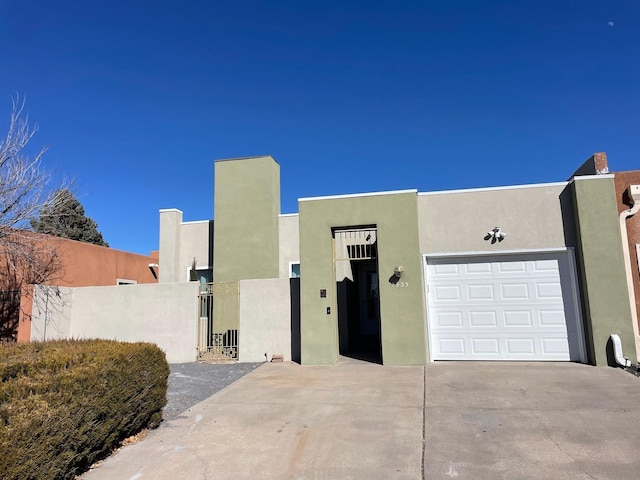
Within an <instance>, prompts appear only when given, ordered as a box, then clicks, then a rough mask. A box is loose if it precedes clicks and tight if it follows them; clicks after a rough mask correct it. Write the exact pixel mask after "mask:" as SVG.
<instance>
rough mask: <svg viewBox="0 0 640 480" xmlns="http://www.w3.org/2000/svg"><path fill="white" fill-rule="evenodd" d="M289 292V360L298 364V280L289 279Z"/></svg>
mask: <svg viewBox="0 0 640 480" xmlns="http://www.w3.org/2000/svg"><path fill="white" fill-rule="evenodd" d="M289 291H290V292H291V293H290V295H291V360H292V361H293V362H296V363H300V361H301V360H300V358H301V354H302V352H301V350H302V349H301V346H300V345H301V340H300V279H299V278H290V279H289Z"/></svg>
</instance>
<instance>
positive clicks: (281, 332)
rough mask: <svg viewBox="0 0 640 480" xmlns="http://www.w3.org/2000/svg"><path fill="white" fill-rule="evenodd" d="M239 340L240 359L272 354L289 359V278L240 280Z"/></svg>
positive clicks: (259, 359)
mask: <svg viewBox="0 0 640 480" xmlns="http://www.w3.org/2000/svg"><path fill="white" fill-rule="evenodd" d="M238 342H239V361H240V362H264V361H265V360H271V357H272V356H273V355H274V354H276V355H283V356H284V360H285V361H290V360H291V297H290V287H289V279H288V278H273V279H266V280H264V279H262V280H242V281H240V328H239V340H238ZM265 353H266V354H267V357H266V358H265Z"/></svg>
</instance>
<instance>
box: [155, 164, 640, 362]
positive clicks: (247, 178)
mask: <svg viewBox="0 0 640 480" xmlns="http://www.w3.org/2000/svg"><path fill="white" fill-rule="evenodd" d="M594 158H595V157H594ZM598 158H599V157H598ZM596 163H597V162H595V161H594V160H593V159H590V161H588V162H586V163H585V165H583V166H582V167H581V169H580V172H582V173H586V174H587V176H582V177H576V178H575V179H573V178H572V179H570V180H569V181H566V182H557V183H548V184H534V185H518V186H505V187H496V188H481V189H469V190H460V191H446V192H425V193H418V192H417V191H415V190H407V191H399V192H379V193H371V194H358V195H342V196H332V197H316V198H307V199H300V200H299V203H298V206H299V213H295V214H284V215H283V214H281V213H280V181H279V171H280V167H279V165H278V164H277V162H276V161H275V160H274V159H273V158H272V157H269V156H262V157H248V158H241V159H231V160H223V161H218V162H216V164H215V197H214V213H215V215H214V217H215V229H214V228H213V221H205V222H182V215H181V212H179V211H177V210H166V211H161V222H160V224H161V227H160V233H161V238H160V263H161V268H160V272H161V274H160V281H161V282H163V281H183V280H184V278H186V277H187V271H188V268H189V267H190V266H191V263H192V262H193V258H194V257H195V258H196V259H197V264H198V266H205V265H206V266H208V267H212V268H213V281H214V283H219V284H220V286H219V287H218V288H225V289H226V288H227V287H222V285H223V284H224V285H236V287H234V288H237V289H238V292H239V293H238V295H239V298H240V300H239V302H238V303H237V308H236V307H235V306H234V312H235V313H228V312H227V313H224V315H223V314H222V313H220V312H218V314H216V315H217V317H220V318H222V316H224V317H225V322H232V323H231V325H239V326H240V330H241V333H240V338H241V340H242V341H243V342H245V344H246V345H247V346H249V345H250V346H251V347H250V349H249V350H250V351H251V352H252V353H249V350H248V351H247V353H246V355H245V358H257V357H258V356H260V355H262V356H264V353H267V354H269V353H270V352H269V351H267V352H260V350H263V349H265V348H266V345H271V346H274V345H275V347H274V349H275V350H278V349H282V348H284V349H285V350H286V348H287V347H282V345H290V348H291V351H293V350H294V349H295V345H294V344H295V343H296V341H297V342H298V346H299V349H300V360H301V362H302V363H303V364H323V365H331V364H335V363H336V362H337V361H338V360H339V357H340V354H341V351H342V349H343V347H344V345H345V344H346V342H345V341H344V338H343V335H342V334H341V329H342V328H343V327H342V326H341V323H340V322H341V320H339V317H340V314H339V312H340V311H342V312H343V314H342V315H343V316H344V315H345V314H344V312H345V311H347V310H348V311H349V312H350V313H349V315H351V314H352V313H351V310H353V308H355V310H358V308H364V307H362V306H361V307H358V306H357V305H356V306H355V307H353V305H352V306H351V307H349V308H347V307H346V306H345V305H346V304H348V303H349V302H350V301H351V300H349V301H348V298H350V297H349V296H348V295H347V294H345V292H347V291H351V293H350V294H349V295H352V296H353V295H355V296H356V297H357V296H358V293H357V290H358V289H359V290H360V294H359V295H362V291H363V288H364V287H363V285H364V284H363V283H362V282H364V278H365V276H364V273H363V272H359V271H360V269H361V267H362V265H364V264H363V263H360V262H359V261H358V259H350V258H347V259H344V258H342V259H338V256H337V255H338V254H337V253H336V235H337V233H336V232H340V231H342V230H345V229H354V230H358V229H370V230H371V232H372V233H373V235H374V240H375V249H376V253H375V255H374V256H372V257H371V258H369V260H368V263H367V265H368V268H369V269H370V271H368V273H367V275H370V276H369V277H367V282H369V281H371V278H372V277H371V272H373V274H375V276H376V277H375V278H376V282H379V284H378V285H377V288H378V289H379V290H378V291H376V295H377V297H376V299H375V301H376V302H378V304H377V305H378V307H377V308H379V312H378V313H379V327H380V328H379V335H380V350H381V358H380V360H381V362H382V363H384V364H387V365H415V364H424V363H425V362H426V361H427V359H428V358H429V349H428V345H429V331H428V328H427V325H429V319H428V317H427V316H428V312H429V308H428V307H429V305H428V299H427V294H426V291H425V290H426V287H425V275H426V265H427V264H428V263H429V259H430V258H443V257H445V258H446V257H459V258H465V259H473V258H476V257H481V256H485V257H486V256H493V258H497V259H501V258H507V257H508V256H510V255H520V258H526V255H530V256H531V257H530V258H538V257H535V255H539V254H543V255H545V254H546V255H549V256H554V255H555V256H556V257H554V258H557V256H558V255H563V257H562V258H567V259H569V262H570V264H571V268H570V269H569V270H570V272H571V273H570V274H571V275H572V278H571V279H570V282H569V283H568V284H567V285H568V286H569V287H570V288H568V289H567V291H569V290H570V291H571V292H570V294H571V296H572V300H571V301H574V300H575V302H577V305H578V307H577V309H578V311H579V313H580V314H581V315H580V318H578V319H577V320H576V322H577V324H579V325H582V323H581V322H582V320H583V319H584V325H585V328H584V331H582V332H578V334H577V335H578V336H579V337H580V338H581V341H583V343H584V344H586V345H587V349H588V351H589V357H588V361H589V362H591V363H595V364H598V365H602V364H606V363H607V362H608V361H609V360H608V358H607V355H608V350H607V349H608V348H609V346H608V338H609V335H610V334H612V333H618V334H619V335H620V336H621V338H622V339H623V347H624V350H625V354H626V355H627V356H629V357H630V358H634V357H635V348H634V347H633V340H634V337H633V332H632V328H631V322H630V316H629V315H630V308H629V307H628V306H627V307H624V306H622V304H623V303H624V302H623V301H622V300H623V295H621V294H620V293H619V292H625V291H626V290H625V289H624V288H622V287H624V286H625V276H624V260H623V259H622V257H621V254H620V251H619V250H620V245H621V242H622V238H621V233H620V228H619V227H617V230H616V227H615V226H614V223H615V218H616V215H617V211H616V198H615V192H614V189H613V186H612V185H613V184H612V180H610V179H608V178H607V177H606V175H603V173H605V172H604V170H605V169H604V168H600V169H598V168H597V165H596ZM600 163H602V162H600ZM618 203H619V202H618ZM604 224H606V225H609V224H611V225H610V226H611V230H610V234H609V235H604V236H603V235H602V232H601V231H600V230H602V229H601V228H600V227H598V226H601V225H604ZM494 227H500V228H501V231H502V232H504V233H506V235H507V236H506V237H505V238H503V241H498V242H492V241H491V239H490V238H489V237H488V236H487V234H488V232H490V231H491V230H492V229H493V228H494ZM599 229H600V230H599ZM341 248H342V247H341ZM523 255H524V256H523ZM564 255H566V257H565V256H564ZM201 258H202V259H203V260H204V259H205V258H206V259H207V260H206V262H200V259H201ZM511 258H513V257H511ZM541 258H542V257H541ZM298 263H299V264H300V272H301V278H300V282H299V285H300V287H299V292H298V291H297V290H294V289H297V287H296V285H298V283H297V282H294V283H289V282H288V280H287V279H288V277H289V276H290V273H291V265H292V264H298ZM362 268H364V267H362ZM398 270H399V271H401V274H400V275H401V277H399V276H396V277H395V279H394V272H396V271H398ZM365 273H366V272H365ZM359 275H360V277H359ZM358 278H361V279H360V280H358ZM399 278H400V281H398V279H399ZM278 279H280V280H279V281H278ZM565 280H566V279H565ZM563 281H564V280H563ZM358 282H360V283H358ZM243 285H245V286H244V288H245V294H246V297H244V298H243V293H242V291H243ZM292 285H293V287H292ZM576 285H578V286H579V287H577V286H576ZM369 287H370V285H369V284H367V288H369ZM563 290H565V289H564V287H563ZM287 292H288V293H287ZM354 292H356V293H354ZM287 295H288V298H289V303H287V302H286V301H285V300H286V297H287ZM341 295H342V296H341ZM345 295H347V297H345ZM618 297H620V298H618ZM370 300H371V299H370ZM227 301H231V300H229V298H224V299H223V298H220V299H219V304H220V305H221V308H222V306H223V305H226V302H227ZM298 301H299V304H298ZM357 301H358V300H356V303H357ZM359 301H360V302H363V301H364V300H363V298H360V300H359ZM352 303H353V302H352ZM627 303H628V302H627ZM214 304H215V302H214ZM234 305H236V303H234ZM227 307H228V305H227V306H225V307H224V308H225V309H227ZM298 307H299V308H298ZM227 310H228V309H227ZM225 311H226V310H225ZM265 312H273V315H270V314H269V313H265ZM287 315H288V316H289V317H290V321H289V327H287V322H286V321H285V317H286V316H287ZM230 317H234V318H233V319H232V318H230ZM582 317H583V318H582ZM233 322H235V323H233ZM296 322H298V323H296ZM227 324H228V323H227ZM298 327H299V331H300V337H299V338H298V339H297V340H296V339H295V338H293V336H295V335H296V333H295V330H296V328H298ZM283 339H285V340H286V341H281V340H283ZM287 341H288V342H289V343H287ZM269 348H271V347H269ZM269 348H267V350H269ZM275 350H274V351H272V352H271V353H276V354H284V356H285V358H289V357H288V356H287V354H288V353H290V352H277V351H275ZM240 351H242V347H241V348H240Z"/></svg>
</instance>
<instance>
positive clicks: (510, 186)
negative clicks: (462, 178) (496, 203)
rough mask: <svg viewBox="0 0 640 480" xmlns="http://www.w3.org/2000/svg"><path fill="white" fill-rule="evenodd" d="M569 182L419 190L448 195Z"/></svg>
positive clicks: (424, 193) (426, 193) (548, 185)
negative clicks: (433, 190) (432, 190)
mask: <svg viewBox="0 0 640 480" xmlns="http://www.w3.org/2000/svg"><path fill="white" fill-rule="evenodd" d="M568 184H569V182H549V183H530V184H525V185H503V186H500V187H480V188H459V189H456V190H437V191H435V192H419V193H418V195H446V194H449V193H473V192H490V191H495V190H517V189H522V188H542V187H560V186H567V185H568Z"/></svg>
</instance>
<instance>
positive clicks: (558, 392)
mask: <svg viewBox="0 0 640 480" xmlns="http://www.w3.org/2000/svg"><path fill="white" fill-rule="evenodd" d="M424 378H425V369H424V368H422V367H395V368H394V367H382V366H379V365H339V366H336V367H301V366H299V365H295V364H265V365H262V366H260V367H259V368H258V369H256V370H255V371H253V372H252V373H250V374H248V375H247V376H246V377H244V378H242V379H240V380H239V381H238V382H236V383H234V384H233V385H231V386H229V387H227V388H226V389H224V390H222V391H221V392H219V393H217V394H215V395H214V396H212V397H210V398H208V399H206V400H204V401H203V402H201V403H200V404H198V405H196V406H194V407H192V408H191V409H190V410H189V411H187V412H185V414H184V415H182V416H180V417H179V418H177V419H175V420H171V421H169V422H167V423H165V424H163V425H162V426H161V427H160V428H159V429H158V430H156V431H154V432H152V433H151V434H150V435H149V436H148V437H147V438H146V439H145V440H143V441H141V442H140V443H138V444H135V445H131V446H128V447H125V448H123V449H122V450H120V451H119V452H118V453H117V454H115V455H114V456H112V457H111V458H109V459H108V460H107V461H105V462H104V463H103V464H101V465H100V466H99V467H98V468H96V469H94V470H92V471H91V472H88V473H87V474H85V475H84V476H83V477H82V478H83V479H85V480H100V479H105V480H106V479H109V480H112V479H116V480H118V479H124V480H143V479H154V480H155V479H158V480H163V479H167V480H169V479H171V480H173V479H182V478H189V479H203V480H206V479H216V480H218V479H221V480H225V479H235V480H238V479H277V480H281V479H284V480H287V479H292V480H301V479H305V480H312V479H313V480H323V479H326V480H329V479H331V480H333V479H336V480H343V479H344V480H347V479H364V480H374V479H420V478H423V475H424V478H426V479H429V480H431V479H433V480H449V479H459V480H462V479H470V480H483V479H486V480H489V479H491V480H493V479H505V480H506V479H509V480H512V479H514V480H517V479H533V480H536V479H554V480H555V479H560V480H561V479H572V480H573V479H575V480H581V479H585V480H586V479H600V480H604V479H616V480H626V479H629V480H631V479H638V478H640V455H639V454H638V453H637V448H636V447H637V440H638V439H640V408H638V406H639V405H640V379H639V378H636V377H634V376H632V375H630V374H628V373H626V372H623V371H621V370H616V369H612V368H601V367H600V368H597V367H590V366H586V365H578V364H570V363H554V364H548V363H517V364H509V363H489V362H483V363H473V362H445V363H436V364H430V365H428V366H427V367H426V379H427V381H426V387H425V383H424ZM425 393H426V401H425ZM423 438H424V445H425V448H424V452H423ZM423 455H424V456H423Z"/></svg>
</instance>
